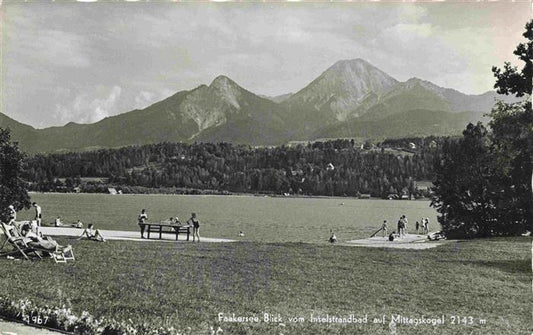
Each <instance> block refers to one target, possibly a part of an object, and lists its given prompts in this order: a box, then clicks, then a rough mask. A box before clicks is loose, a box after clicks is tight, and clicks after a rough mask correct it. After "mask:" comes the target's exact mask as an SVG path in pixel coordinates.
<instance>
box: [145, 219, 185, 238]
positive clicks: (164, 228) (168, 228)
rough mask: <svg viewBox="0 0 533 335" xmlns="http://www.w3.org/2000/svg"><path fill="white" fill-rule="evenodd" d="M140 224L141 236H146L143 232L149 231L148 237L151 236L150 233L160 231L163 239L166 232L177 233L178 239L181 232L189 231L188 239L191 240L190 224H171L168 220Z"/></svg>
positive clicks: (160, 236)
mask: <svg viewBox="0 0 533 335" xmlns="http://www.w3.org/2000/svg"><path fill="white" fill-rule="evenodd" d="M139 226H140V228H141V238H144V236H143V232H147V234H148V236H147V238H148V239H149V238H150V233H159V239H160V240H161V239H162V238H163V233H164V234H175V235H176V241H177V240H178V236H179V234H180V233H187V241H188V240H189V236H190V235H191V226H190V225H177V224H171V223H168V222H161V223H149V222H146V223H142V224H141V223H139Z"/></svg>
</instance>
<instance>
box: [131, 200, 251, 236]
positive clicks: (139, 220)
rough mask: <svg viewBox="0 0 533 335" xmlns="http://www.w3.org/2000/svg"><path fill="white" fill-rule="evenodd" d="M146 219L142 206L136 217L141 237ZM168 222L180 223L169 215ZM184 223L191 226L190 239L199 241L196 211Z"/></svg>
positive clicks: (176, 218)
mask: <svg viewBox="0 0 533 335" xmlns="http://www.w3.org/2000/svg"><path fill="white" fill-rule="evenodd" d="M147 220H148V214H147V213H146V209H144V208H143V209H142V210H141V214H139V217H138V218H137V224H138V225H139V227H140V228H141V238H144V228H145V223H146V222H147ZM169 223H170V224H173V225H178V226H180V225H181V222H180V220H179V218H178V217H177V216H176V217H171V218H170V219H169ZM186 223H187V224H188V225H190V226H192V228H193V230H192V241H193V242H196V240H198V242H200V221H199V220H198V218H197V217H196V213H191V217H190V219H189V220H187V221H186ZM241 233H242V232H241Z"/></svg>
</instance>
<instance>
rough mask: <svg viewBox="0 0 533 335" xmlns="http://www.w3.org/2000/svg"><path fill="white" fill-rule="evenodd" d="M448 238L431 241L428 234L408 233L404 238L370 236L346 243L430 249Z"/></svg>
mask: <svg viewBox="0 0 533 335" xmlns="http://www.w3.org/2000/svg"><path fill="white" fill-rule="evenodd" d="M446 242H447V241H446V240H440V241H430V240H428V238H427V235H417V234H406V235H405V236H404V237H402V238H395V239H394V241H389V237H388V236H387V237H383V236H374V237H370V238H365V239H360V240H352V241H347V242H344V243H343V244H345V245H351V246H358V247H370V248H395V249H416V250H421V249H430V248H435V247H438V246H439V245H443V244H444V243H446Z"/></svg>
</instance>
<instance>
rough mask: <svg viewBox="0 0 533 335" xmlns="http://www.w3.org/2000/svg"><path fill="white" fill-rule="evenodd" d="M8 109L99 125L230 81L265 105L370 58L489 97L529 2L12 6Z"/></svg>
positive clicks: (47, 119) (38, 123) (7, 37)
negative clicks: (221, 78) (337, 67)
mask: <svg viewBox="0 0 533 335" xmlns="http://www.w3.org/2000/svg"><path fill="white" fill-rule="evenodd" d="M0 15H1V16H0V18H1V32H2V40H1V51H2V53H1V60H2V64H1V67H2V73H1V75H2V76H1V92H0V93H1V111H2V112H3V113H4V114H6V115H8V116H10V117H11V118H14V119H15V120H17V121H19V122H23V123H26V124H29V125H32V126H34V127H36V128H44V127H50V126H61V125H64V124H66V123H68V122H72V121H73V122H79V123H92V122H96V121H99V120H101V119H103V118H105V117H108V116H112V115H117V114H120V113H124V112H128V111H130V110H133V109H142V108H145V107H147V106H149V105H150V104H152V103H154V102H157V101H160V100H162V99H164V98H166V97H168V96H170V95H172V94H174V93H176V92H178V91H182V90H190V89H193V88H195V87H197V86H199V85H201V84H207V85H208V84H209V83H210V82H211V81H212V80H213V79H214V78H215V77H217V76H218V75H221V74H222V75H226V76H228V77H230V78H231V79H233V80H234V81H235V82H236V83H238V84H239V85H240V86H242V87H244V88H245V89H247V90H249V91H251V92H254V93H256V94H263V95H268V96H276V95H280V94H285V93H289V92H297V91H299V90H300V89H302V88H304V87H305V86H306V85H307V84H309V83H310V82H311V81H312V80H313V79H315V78H316V77H317V76H319V75H320V74H321V73H322V72H324V71H325V70H326V69H327V68H328V67H330V66H331V65H333V64H334V63H335V62H336V61H338V60H343V59H355V58H362V59H365V60H367V61H368V62H370V63H371V64H373V65H374V66H376V67H378V68H379V69H381V70H382V71H384V72H386V73H387V74H389V75H391V76H392V77H394V78H396V79H397V80H400V81H405V80H407V79H409V78H411V77H418V78H421V79H424V80H429V81H431V82H433V83H435V84H437V85H439V86H443V87H448V88H454V89H457V90H459V91H461V92H463V93H467V94H481V93H484V92H486V91H488V90H491V89H493V85H494V77H493V75H492V72H491V67H492V66H493V65H496V66H499V67H501V66H503V62H504V61H511V62H512V63H513V64H514V65H518V66H521V65H522V64H521V63H520V62H519V61H518V60H517V58H516V56H514V55H513V51H514V49H515V47H516V45H517V44H518V43H520V42H522V41H524V38H523V37H522V33H523V32H524V26H525V24H526V22H527V21H528V20H529V19H530V17H531V3H529V2H514V3H512V2H507V3H503V2H481V3H480V2H477V3H376V2H363V3H361V2H357V3H253V4H250V3H248V4H245V3H213V2H211V3H209V2H203V3H170V2H150V3H145V2H143V3H140V2H105V3H79V2H78V3H76V2H69V3H65V2H62V3H59V2H47V3H38V2H27V3H21V2H14V1H9V0H7V1H4V2H3V4H2V5H1V8H0Z"/></svg>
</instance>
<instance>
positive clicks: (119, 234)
mask: <svg viewBox="0 0 533 335" xmlns="http://www.w3.org/2000/svg"><path fill="white" fill-rule="evenodd" d="M39 231H40V232H42V233H43V235H49V236H75V237H79V236H81V234H82V233H83V229H82V228H72V227H44V226H43V227H40V228H39ZM99 231H100V233H101V234H102V235H103V236H104V238H105V239H106V240H123V241H137V242H157V241H159V242H161V241H164V242H176V235H172V234H163V239H161V240H160V239H158V237H159V233H151V234H150V239H147V238H141V233H140V232H139V231H121V230H103V229H99ZM146 235H147V233H146V232H145V233H144V236H146ZM178 241H180V242H187V235H186V234H180V235H179V236H178ZM200 241H201V242H202V243H203V242H207V243H221V242H236V241H235V240H230V239H224V238H213V237H203V236H201V238H200ZM189 242H192V235H191V237H190V240H189Z"/></svg>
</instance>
